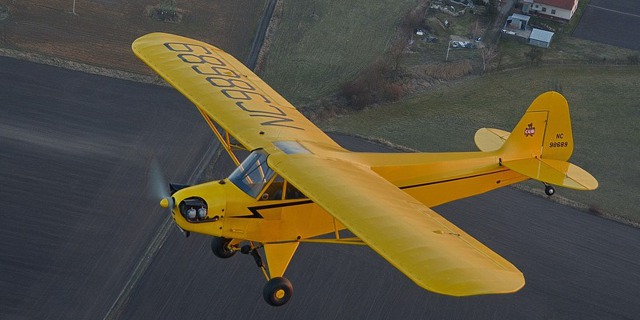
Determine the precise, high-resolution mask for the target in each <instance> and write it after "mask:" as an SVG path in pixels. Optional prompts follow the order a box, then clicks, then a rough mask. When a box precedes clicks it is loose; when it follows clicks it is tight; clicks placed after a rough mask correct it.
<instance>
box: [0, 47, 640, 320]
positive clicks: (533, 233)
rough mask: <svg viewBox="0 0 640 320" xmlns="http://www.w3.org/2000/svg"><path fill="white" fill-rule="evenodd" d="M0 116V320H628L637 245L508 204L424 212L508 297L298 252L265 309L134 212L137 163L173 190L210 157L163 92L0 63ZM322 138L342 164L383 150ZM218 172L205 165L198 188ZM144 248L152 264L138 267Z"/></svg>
mask: <svg viewBox="0 0 640 320" xmlns="http://www.w3.org/2000/svg"><path fill="white" fill-rule="evenodd" d="M0 105H1V108H2V116H1V117H0V150H2V151H1V152H0V181H1V182H2V187H0V199H2V200H3V206H2V209H1V210H2V211H1V213H2V214H1V215H0V219H2V220H1V221H0V241H1V243H2V246H0V268H2V270H1V272H0V318H2V319H41V318H52V319H82V318H84V319H100V318H104V317H105V316H106V315H110V316H112V317H115V318H122V319H150V318H151V319H186V318H196V319H206V318H211V319H250V318H260V319H276V318H285V319H313V318H316V319H331V318H351V319H364V318H367V319H399V318H403V319H426V318H436V319H469V318H474V319H634V318H635V319H637V318H638V315H639V314H640V287H639V285H638V284H639V283H640V255H638V252H640V231H639V230H637V229H634V228H631V227H627V226H624V225H621V224H617V223H614V222H611V221H607V220H603V219H600V218H597V217H595V216H590V215H586V214H584V213H581V212H577V211H575V210H573V209H570V208H567V207H564V206H560V205H558V204H555V203H551V202H549V201H546V200H545V199H543V198H538V197H534V196H531V195H529V194H526V193H522V192H520V191H517V190H514V189H510V188H507V189H502V190H498V191H495V192H491V193H489V194H486V195H482V196H479V197H475V198H471V199H466V200H462V201H458V202H455V203H452V204H448V205H444V206H440V207H437V208H435V209H436V211H438V212H440V213H442V214H443V215H444V216H446V217H447V218H448V219H450V220H451V221H453V222H454V223H456V224H458V225H459V226H460V227H462V228H463V229H465V230H466V231H468V232H469V233H470V234H472V235H474V236H475V237H477V238H478V239H479V240H481V241H483V242H484V243H485V244H487V245H488V246H489V247H491V248H493V249H494V250H495V251H497V252H498V253H500V254H502V255H503V256H505V257H506V258H507V259H509V260H510V261H512V262H513V263H514V264H515V265H516V266H518V267H519V268H520V269H521V270H522V271H523V272H524V274H525V277H526V279H527V285H526V286H525V288H524V289H523V290H522V291H520V292H519V293H517V294H513V295H500V296H481V297H471V298H452V297H445V296H441V295H436V294H432V293H430V292H427V291H424V290H422V289H420V288H418V287H417V286H416V285H414V284H413V283H412V282H411V281H410V280H408V279H407V278H406V277H404V276H403V275H402V274H400V273H399V272H398V271H396V270H395V269H394V268H392V267H391V266H390V265H389V264H388V263H387V262H385V261H384V260H382V259H381V258H380V257H378V256H377V255H376V254H374V253H373V252H372V251H371V250H370V249H368V248H363V247H349V246H330V245H314V244H303V245H302V246H301V248H300V250H299V253H298V254H297V255H296V256H295V257H294V259H293V261H292V263H291V266H290V269H289V270H288V272H287V276H288V277H289V278H290V279H291V281H292V282H293V284H294V291H295V292H294V296H293V298H292V300H291V301H290V302H289V304H288V305H286V306H284V307H281V308H271V307H269V306H267V305H266V304H265V303H264V302H263V300H262V297H261V291H262V286H263V283H264V279H263V278H262V275H261V273H260V271H259V270H258V269H257V268H256V267H255V265H254V264H253V261H252V260H251V259H250V258H248V257H246V256H241V255H238V256H235V257H233V258H232V259H229V260H218V259H216V258H214V257H213V255H212V254H211V253H210V251H209V248H208V247H209V241H208V239H207V238H206V237H203V236H198V235H193V236H192V237H190V238H189V239H184V237H183V236H182V235H181V233H180V232H179V231H178V230H177V229H174V228H171V229H168V231H167V235H168V236H167V239H166V241H165V242H161V241H160V242H155V246H154V239H155V240H157V239H158V236H157V235H158V234H159V232H162V231H163V230H165V229H163V226H164V225H163V222H164V221H165V216H163V213H162V212H161V211H160V210H159V208H157V205H156V201H153V200H150V199H148V198H147V197H145V196H144V191H143V190H144V189H145V188H146V182H145V181H146V170H147V168H148V163H149V159H150V158H151V157H152V156H153V155H155V157H156V158H158V160H159V162H160V163H161V164H162V165H163V166H164V169H165V171H166V172H167V174H168V175H169V178H170V179H171V180H173V181H187V180H189V179H190V176H191V175H192V173H193V172H194V171H195V170H196V168H198V167H199V162H200V160H201V159H202V157H203V156H205V155H206V154H209V151H210V148H212V147H215V144H212V143H211V141H212V139H213V137H212V135H211V134H210V133H209V131H208V130H207V128H206V126H205V125H204V123H203V121H202V120H200V118H199V115H198V114H197V113H196V112H195V110H194V108H193V107H191V106H190V104H189V103H188V102H187V101H186V100H184V99H183V98H181V97H180V96H179V95H178V94H177V93H176V92H174V91H172V90H170V89H166V88H161V87H155V86H149V85H144V84H139V83H133V82H127V81H122V80H114V79H109V78H103V77H99V76H92V75H86V74H82V73H78V72H71V71H66V70H61V69H56V68H53V67H48V66H42V65H35V64H29V63H25V62H19V61H16V60H11V59H7V58H0ZM335 138H336V139H337V140H339V141H340V143H342V144H344V145H345V146H346V147H348V148H351V149H354V150H356V149H359V150H380V151H384V150H381V149H385V148H384V147H381V146H379V145H375V144H366V143H363V142H359V141H357V140H354V139H351V138H348V137H341V136H335ZM230 169H231V167H230V164H229V162H228V161H220V162H217V163H216V164H215V165H214V166H213V167H212V168H210V169H209V170H207V173H206V176H207V177H210V178H214V177H221V176H223V175H225V174H227V173H228V171H229V170H230ZM559 191H560V192H561V190H559ZM149 248H155V249H156V250H158V251H157V254H155V255H153V254H151V255H150V256H145V253H148V251H147V250H148V249H149ZM141 262H142V263H141ZM136 270H137V271H138V272H137V273H136ZM131 280H133V281H131ZM127 284H129V286H128V285H127ZM110 310H111V312H110Z"/></svg>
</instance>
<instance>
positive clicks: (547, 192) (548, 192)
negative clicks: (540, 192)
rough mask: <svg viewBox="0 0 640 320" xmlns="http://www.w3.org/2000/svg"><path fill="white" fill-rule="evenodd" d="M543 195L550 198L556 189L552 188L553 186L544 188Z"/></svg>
mask: <svg viewBox="0 0 640 320" xmlns="http://www.w3.org/2000/svg"><path fill="white" fill-rule="evenodd" d="M544 193H546V194H547V195H548V196H552V195H554V194H555V193H556V188H554V187H553V186H545V187H544Z"/></svg>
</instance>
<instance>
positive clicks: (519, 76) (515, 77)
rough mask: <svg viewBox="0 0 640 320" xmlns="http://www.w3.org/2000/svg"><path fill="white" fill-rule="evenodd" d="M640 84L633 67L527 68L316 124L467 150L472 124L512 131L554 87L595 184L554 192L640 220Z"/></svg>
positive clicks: (423, 146) (414, 144)
mask: <svg viewBox="0 0 640 320" xmlns="http://www.w3.org/2000/svg"><path fill="white" fill-rule="evenodd" d="M639 88H640V67H637V66H636V67H600V66H592V67H587V66H578V67H544V68H528V69H521V70H514V71H509V72H500V73H496V74H492V75H489V76H485V77H478V78H473V79H467V80H463V81H458V82H456V83H451V84H449V85H444V86H441V87H439V88H437V89H435V90H434V91H433V92H430V93H428V94H423V95H419V96H416V97H413V98H409V99H405V100H403V101H400V102H397V103H393V104H388V105H384V106H380V107H376V108H371V109H368V110H365V111H362V112H357V113H350V114H347V115H344V116H341V117H339V118H336V119H331V120H326V121H323V122H321V123H319V124H320V125H321V127H322V128H323V129H325V130H333V131H340V132H346V133H353V134H359V135H364V136H370V137H376V138H381V139H385V140H388V141H390V142H393V143H397V144H400V145H403V146H407V147H410V148H413V149H417V150H420V151H427V152H431V151H434V152H436V151H473V150H476V148H475V146H474V143H473V135H474V133H475V131H476V130H477V129H479V128H481V127H494V128H502V129H505V130H508V131H510V130H511V128H513V126H515V124H516V123H517V122H518V120H519V119H520V117H521V116H522V114H523V113H524V112H525V110H526V108H527V107H528V105H529V104H530V103H531V101H532V100H533V99H534V98H535V97H536V96H537V95H538V94H539V93H542V92H544V91H548V90H559V91H561V92H562V93H563V94H564V95H565V97H566V98H567V100H568V101H569V106H570V110H571V118H572V122H573V132H574V141H575V149H574V153H573V157H572V159H571V161H572V162H573V163H575V164H577V165H579V166H581V167H583V168H585V169H586V170H588V171H589V172H591V173H592V174H593V175H594V176H595V177H596V178H597V179H598V181H599V182H600V187H599V188H598V190H596V191H593V192H577V191H573V190H568V189H562V190H558V192H559V193H560V194H561V195H563V196H566V197H567V198H569V199H572V200H576V201H578V202H581V203H584V204H586V205H589V206H591V207H592V208H594V209H596V208H597V209H598V210H599V211H601V212H604V213H605V214H613V215H618V216H622V217H625V218H628V219H631V220H634V221H640V211H639V210H638V208H640V197H638V193H639V192H640V162H639V161H638V159H639V158H640V147H639V146H640V134H638V120H640V90H638V89H639ZM534 186H535V185H534Z"/></svg>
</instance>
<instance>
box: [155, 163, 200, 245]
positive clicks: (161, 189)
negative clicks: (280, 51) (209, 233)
mask: <svg viewBox="0 0 640 320" xmlns="http://www.w3.org/2000/svg"><path fill="white" fill-rule="evenodd" d="M147 175H148V179H149V181H148V192H149V197H151V198H152V199H153V200H157V199H160V206H161V207H163V208H165V209H169V213H171V211H172V210H173V208H174V207H175V205H176V204H175V200H174V199H173V197H172V196H171V193H172V192H175V191H176V190H178V189H177V188H181V187H183V186H178V187H177V188H176V185H170V184H169V183H167V179H166V178H165V175H164V173H163V172H162V169H160V165H159V164H158V161H156V159H155V158H152V159H151V162H150V163H149V166H148V170H147ZM178 229H180V231H182V233H183V234H184V235H185V237H187V238H188V237H189V235H190V234H191V233H190V232H189V231H186V230H182V228H180V227H179V226H178Z"/></svg>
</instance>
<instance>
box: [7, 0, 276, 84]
mask: <svg viewBox="0 0 640 320" xmlns="http://www.w3.org/2000/svg"><path fill="white" fill-rule="evenodd" d="M160 2H161V1H160V0H153V1H142V0H132V1H123V0H101V1H92V2H89V1H78V2H77V3H76V9H75V11H76V13H77V14H76V15H74V14H72V13H71V11H72V4H73V1H71V0H66V1H62V0H50V1H46V2H44V3H45V4H43V1H36V0H20V1H16V0H1V1H0V7H2V6H4V7H5V8H6V9H7V10H6V11H8V17H7V18H6V19H4V20H2V21H0V47H2V48H9V49H16V50H20V51H27V52H33V53H40V54H45V55H48V56H54V57H64V58H65V59H70V60H74V61H77V62H83V63H88V64H92V65H96V66H102V67H110V68H116V69H120V70H125V71H132V72H136V73H143V74H150V73H151V71H150V70H149V69H148V68H147V67H146V66H144V65H143V64H142V63H140V62H139V61H138V59H137V58H135V56H134V55H133V53H132V52H131V42H132V41H133V40H134V39H136V38H137V37H139V36H141V35H143V34H145V33H149V32H153V31H162V32H170V33H176V34H180V35H184V36H187V37H193V38H197V39H199V40H203V41H205V42H208V43H212V44H214V45H216V46H219V47H221V48H223V49H224V50H226V51H228V52H229V53H231V54H233V55H234V56H236V57H238V59H240V60H243V59H244V58H245V57H246V56H247V55H248V53H249V49H250V47H251V42H252V40H253V37H254V34H255V31H256V28H257V26H258V22H259V20H260V16H261V14H262V12H263V9H264V4H265V1H264V0H234V1H206V0H192V1H177V2H176V3H177V4H176V9H177V12H178V13H179V14H181V15H182V21H181V22H179V23H169V22H161V21H158V20H154V19H152V18H150V17H149V13H150V12H151V10H152V9H153V7H154V6H156V7H157V6H159V5H160Z"/></svg>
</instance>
